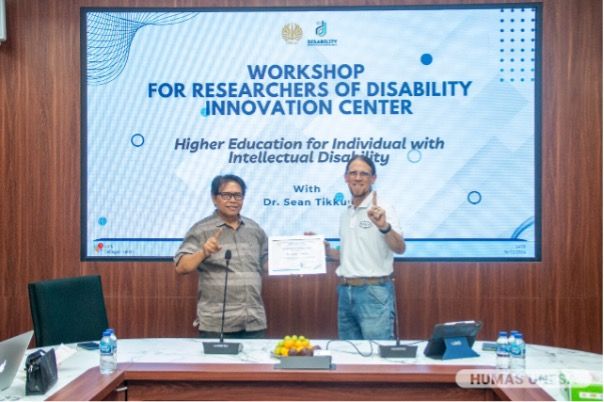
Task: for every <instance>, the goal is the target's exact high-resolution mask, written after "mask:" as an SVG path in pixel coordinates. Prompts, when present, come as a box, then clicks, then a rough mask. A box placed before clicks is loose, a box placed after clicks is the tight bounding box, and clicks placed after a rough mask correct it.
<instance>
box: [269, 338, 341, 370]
mask: <svg viewBox="0 0 604 402" xmlns="http://www.w3.org/2000/svg"><path fill="white" fill-rule="evenodd" d="M320 349H321V347H320V346H318V345H315V346H313V345H312V343H311V342H310V340H308V339H307V338H306V337H304V336H298V335H287V336H285V337H283V339H282V340H280V341H279V342H278V343H277V345H276V346H275V348H274V349H273V351H272V352H271V356H272V357H275V358H277V359H279V360H280V363H279V364H276V365H275V368H276V369H294V370H329V369H331V368H333V366H332V364H331V356H329V355H321V356H316V355H315V352H316V351H319V350H320ZM317 354H318V352H317Z"/></svg>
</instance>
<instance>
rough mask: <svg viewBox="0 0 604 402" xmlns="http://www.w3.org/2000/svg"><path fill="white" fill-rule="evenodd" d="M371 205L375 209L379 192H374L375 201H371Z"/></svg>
mask: <svg viewBox="0 0 604 402" xmlns="http://www.w3.org/2000/svg"><path fill="white" fill-rule="evenodd" d="M371 205H373V206H374V207H375V206H377V191H374V192H373V199H372V200H371Z"/></svg>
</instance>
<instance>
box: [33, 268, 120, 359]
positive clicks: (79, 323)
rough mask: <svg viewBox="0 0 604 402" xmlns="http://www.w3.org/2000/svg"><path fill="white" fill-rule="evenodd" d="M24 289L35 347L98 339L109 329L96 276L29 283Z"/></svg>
mask: <svg viewBox="0 0 604 402" xmlns="http://www.w3.org/2000/svg"><path fill="white" fill-rule="evenodd" d="M28 290H29V306H30V309H31V318H32V321H33V323H34V334H35V337H36V346H38V347H40V346H48V345H58V344H60V343H73V342H82V341H91V340H97V339H101V336H102V335H103V331H104V330H105V329H107V327H108V326H109V324H108V322H107V311H106V310H105V299H104V298H103V287H102V285H101V277H100V276H98V275H94V276H79V277H75V278H63V279H53V280H48V281H40V282H32V283H30V284H28Z"/></svg>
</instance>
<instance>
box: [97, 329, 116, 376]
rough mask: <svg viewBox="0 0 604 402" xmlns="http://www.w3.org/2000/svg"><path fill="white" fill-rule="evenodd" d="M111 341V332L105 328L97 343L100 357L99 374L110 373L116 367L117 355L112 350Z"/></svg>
mask: <svg viewBox="0 0 604 402" xmlns="http://www.w3.org/2000/svg"><path fill="white" fill-rule="evenodd" d="M111 343H112V342H111V332H109V330H105V331H104V332H103V337H102V338H101V342H100V344H99V351H100V358H101V360H100V363H99V368H100V370H101V374H111V373H113V372H115V370H116V369H117V356H116V355H115V353H114V351H113V346H112V344H111Z"/></svg>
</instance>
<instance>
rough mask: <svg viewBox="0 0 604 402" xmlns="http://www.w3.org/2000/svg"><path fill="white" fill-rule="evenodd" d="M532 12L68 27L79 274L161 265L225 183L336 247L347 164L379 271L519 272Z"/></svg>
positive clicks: (536, 222)
mask: <svg viewBox="0 0 604 402" xmlns="http://www.w3.org/2000/svg"><path fill="white" fill-rule="evenodd" d="M539 7H540V6H538V5H526V4H525V5H520V4H516V5H505V6H497V7H494V6H486V7H485V6H473V7H459V6H457V7H449V8H447V7H443V6H440V7H432V8H428V7H423V8H417V7H413V8H400V7H399V8H328V9H316V8H314V9H310V8H295V9H292V8H289V9H281V8H280V9H155V8H144V9H123V8H122V9H105V8H103V9H100V8H83V9H82V11H81V29H82V36H81V40H82V52H81V53H82V69H81V72H82V76H81V90H82V246H81V250H82V258H83V259H98V260H103V259H117V260H124V259H134V260H145V259H170V258H172V256H173V255H174V253H175V250H176V249H177V247H178V246H179V244H180V242H181V240H182V238H183V237H184V234H185V233H186V231H187V230H188V229H189V228H190V227H191V226H192V225H193V224H194V223H195V222H197V221H199V220H200V219H202V218H204V217H206V216H208V215H210V214H211V213H212V212H213V211H214V205H213V203H212V200H211V194H210V182H211V180H212V179H213V178H214V177H215V176H216V175H221V174H228V173H232V174H236V175H238V176H240V177H242V178H243V179H244V180H245V181H246V183H247V185H248V192H247V194H246V197H245V200H244V206H243V210H242V213H243V215H245V216H247V217H249V218H251V219H253V220H255V221H256V222H258V223H259V224H260V225H261V226H262V227H263V228H264V230H265V231H266V232H267V234H268V235H269V236H291V235H301V234H303V233H304V232H314V233H316V234H318V235H321V236H324V237H325V238H326V239H327V240H328V241H330V242H331V243H332V246H333V247H338V246H339V228H338V224H339V223H338V222H339V216H340V215H341V214H342V213H343V212H344V211H345V210H346V208H348V207H349V206H350V200H351V196H350V192H349V190H348V187H347V185H346V183H345V181H344V171H345V167H346V163H347V162H348V161H349V160H350V158H351V157H352V156H354V155H358V154H363V155H365V156H367V157H368V158H370V159H371V160H373V161H374V163H375V165H376V169H377V180H376V182H375V184H374V190H376V191H377V198H378V202H381V203H384V204H386V203H387V204H389V205H391V206H393V207H394V208H395V210H396V213H397V215H398V218H399V225H400V227H401V229H402V231H403V234H404V237H405V239H406V241H407V250H406V252H405V253H404V254H403V255H397V256H396V257H397V258H399V259H409V260H427V261H431V260H527V261H530V260H539V259H540V211H539V199H540V198H539V193H540V187H539V185H540V184H539V175H540V160H539V155H540V152H539V144H540V98H539V81H540V49H539V44H540V32H539V30H540V13H541V10H540V8H539Z"/></svg>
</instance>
